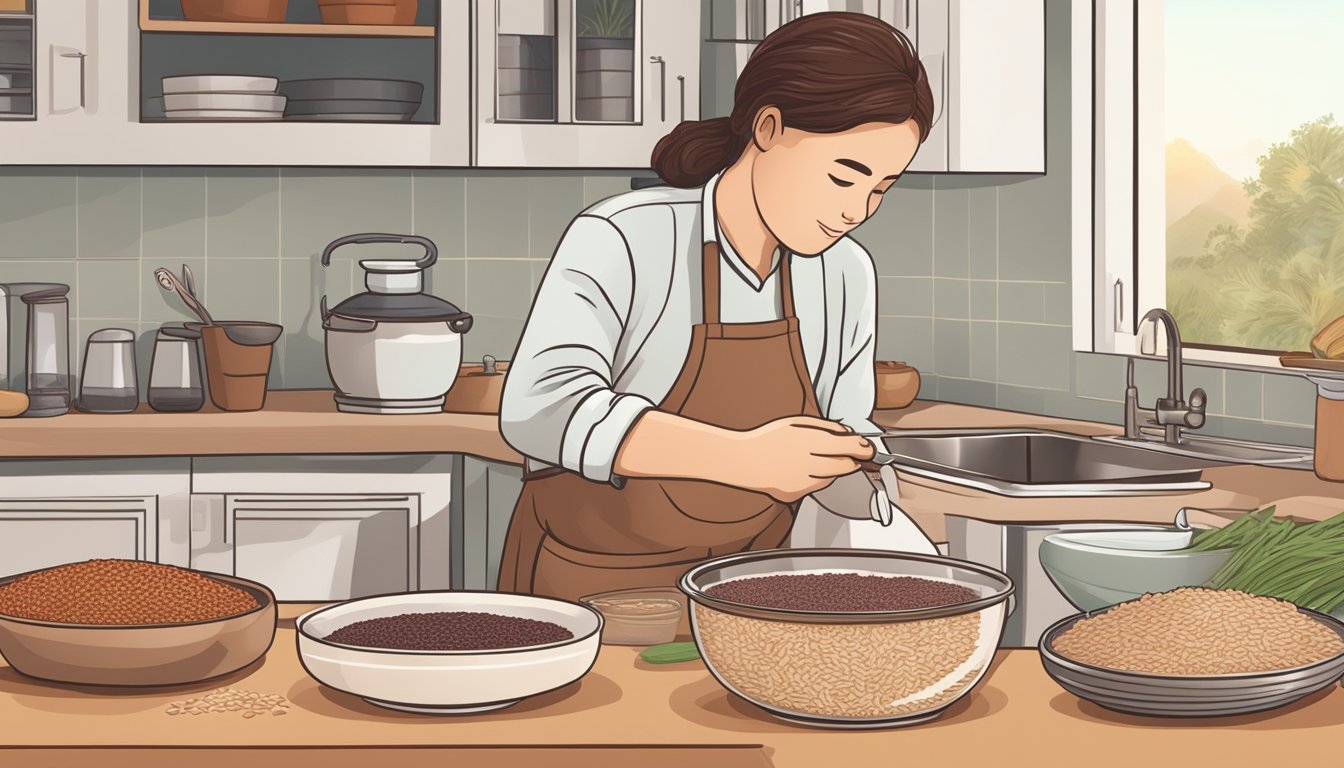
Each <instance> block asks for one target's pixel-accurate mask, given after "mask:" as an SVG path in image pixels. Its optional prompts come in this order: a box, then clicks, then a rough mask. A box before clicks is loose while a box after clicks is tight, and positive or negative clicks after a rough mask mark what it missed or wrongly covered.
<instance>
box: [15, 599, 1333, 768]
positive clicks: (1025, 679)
mask: <svg viewBox="0 0 1344 768" xmlns="http://www.w3.org/2000/svg"><path fill="white" fill-rule="evenodd" d="M292 626H293V625H292V621H282V624H281V629H280V630H279V631H278V633H277V635H276V638H275V644H274V645H273V646H272V647H271V650H270V652H269V653H268V654H267V656H266V658H265V659H264V660H262V661H261V662H258V663H257V664H255V665H253V666H252V667H249V668H248V669H246V670H243V671H241V672H239V673H236V674H234V675H231V676H229V677H226V678H224V679H222V680H217V681H214V682H212V683H209V684H205V685H197V686H191V687H186V688H178V689H172V690H168V691H156V690H150V689H70V688H64V687H58V686H53V685H47V684H43V683H40V682H37V681H33V680H29V679H27V678H24V677H22V676H20V675H18V674H17V673H15V672H14V671H13V670H11V669H9V668H8V667H7V666H3V665H0V723H3V724H4V727H3V728H0V765H13V766H25V768H45V767H46V766H68V765H107V766H135V767H136V768H156V767H157V766H165V767H171V768H181V766H183V765H191V766H193V768H214V767H215V766H219V767H220V768H223V767H224V766H229V768H235V767H236V766H237V765H239V764H245V765H248V766H256V767H258V768H260V767H263V766H281V765H283V766H286V767H287V768H288V767H289V766H318V765H320V766H324V768H347V767H351V768H353V766H361V768H362V767H363V766H367V765H396V766H436V768H437V767H441V766H444V765H454V766H462V765H480V764H484V765H537V766H547V768H551V767H552V766H584V768H603V767H605V766H630V765H638V766H640V768H661V767H662V766H669V767H670V766H685V765H692V764H694V765H695V766H696V767H697V768H715V767H716V766H720V765H724V766H727V765H732V766H770V765H774V766H780V767H781V768H784V767H796V768H823V766H830V765H840V766H847V767H848V766H864V765H882V766H891V765H911V764H915V763H914V761H915V760H919V761H920V763H918V764H922V765H982V766H995V765H1026V764H1031V765H1034V766H1054V765H1058V766H1078V765H1089V766H1108V765H1116V766H1127V767H1128V766H1134V765H1144V764H1153V765H1174V764H1188V765H1220V764H1223V765H1269V766H1272V765H1301V764H1308V763H1309V762H1311V763H1314V762H1318V761H1319V760H1321V759H1322V758H1321V756H1322V755H1330V754H1334V753H1336V752H1337V751H1338V749H1339V737H1340V734H1341V733H1344V691H1341V690H1340V688H1339V686H1331V688H1330V689H1329V690H1328V691H1323V692H1321V693H1318V694H1316V695H1314V696H1312V697H1310V698H1308V699H1306V700H1304V701H1301V702H1298V703H1297V704H1295V705H1292V706H1290V707H1287V708H1285V709H1281V710H1278V711H1275V712H1269V713H1262V714H1259V715H1248V716H1241V717H1234V718H1222V719H1209V720H1163V719H1154V718H1145V717H1135V716H1128V715H1122V714H1118V713H1114V712H1109V711H1107V710H1104V709H1101V708H1099V707H1096V706H1094V705H1092V704H1089V703H1087V702H1083V701H1080V700H1079V699H1077V698H1075V697H1074V696H1072V695H1071V694H1069V693H1066V692H1065V691H1064V690H1063V689H1062V688H1060V687H1058V686H1057V685H1056V684H1055V683H1054V682H1053V681H1052V680H1050V679H1049V678H1048V677H1047V676H1046V674H1045V672H1044V670H1043V669H1042V668H1041V663H1040V659H1039V657H1038V655H1037V654H1036V652H1035V651H1031V650H1012V651H1000V652H999V654H998V655H997V657H996V658H995V662H994V665H993V667H992V668H991V670H990V672H989V674H988V675H987V676H986V678H985V679H984V680H983V681H982V682H981V683H980V685H979V686H978V687H977V688H976V689H975V690H974V691H973V692H972V693H971V694H970V695H969V696H967V697H966V698H964V699H962V700H961V701H959V702H958V703H957V704H955V705H953V707H952V708H951V709H949V710H948V711H947V712H945V713H944V714H943V716H942V717H940V718H938V719H937V720H934V721H931V722H929V723H925V724H922V725H916V726H910V727H907V728H902V729H895V730H888V731H823V730H815V729H809V728H804V727H798V726H792V725H788V724H785V723H782V722H779V721H776V720H774V719H772V718H771V717H770V716H769V715H767V714H765V713H764V712H763V711H761V710H759V709H757V708H756V707H754V706H753V705H751V704H749V703H747V702H745V701H743V700H741V699H738V698H736V697H733V696H731V695H730V694H728V693H727V692H726V691H725V690H724V689H723V688H722V687H720V686H719V684H718V683H716V682H715V681H714V679H713V678H712V677H710V675H709V673H708V672H707V671H706V670H705V668H704V666H703V665H702V664H701V663H700V662H688V663H683V664H673V665H667V666H662V667H658V666H650V665H647V664H644V663H643V662H641V661H639V660H638V659H637V658H636V650H637V649H631V648H624V647H616V646H604V647H603V650H602V652H601V655H600V656H599V658H598V660H597V664H596V666H594V668H593V669H592V671H591V672H590V673H589V674H588V675H587V676H586V677H585V678H583V680H581V681H579V682H578V683H576V684H573V685H570V686H568V687H566V688H563V689H560V690H558V691H554V692H551V693H549V694H545V695H543V696H539V697H536V698H533V699H528V700H525V701H523V702H521V703H519V704H517V705H515V706H513V707H512V708H510V709H506V710H502V711H499V712H495V713H491V714H485V715H474V716H460V717H435V716H423V715H413V714H402V713H398V712H394V711H390V710H386V709H380V708H377V707H374V706H372V705H369V704H367V703H365V702H364V701H363V700H361V699H358V698H355V697H353V696H350V695H347V694H344V693H341V692H339V691H335V690H332V689H329V688H325V687H323V686H321V685H319V684H318V683H317V682H316V681H314V680H313V679H312V678H310V677H308V675H307V674H306V673H305V672H304V671H303V669H302V668H301V667H300V665H299V661H298V658H297V654H296V652H295V645H294V643H295V637H294V630H293V629H292ZM224 687H228V688H234V689H242V690H247V691H256V692H259V693H263V694H281V695H283V696H285V697H287V698H288V699H289V701H290V711H289V714H288V715H285V716H283V717H274V716H269V715H266V716H261V717H257V718H254V719H250V720H249V719H244V718H242V717H241V715H240V714H239V713H236V712H234V713H214V714H204V715H194V716H188V715H176V716H170V715H168V714H167V713H166V712H165V709H166V707H167V705H168V704H169V703H170V702H173V701H180V700H183V699H186V698H189V697H191V696H193V695H196V694H198V693H203V692H206V691H210V690H214V689H217V688H224ZM91 752H92V753H94V754H90V753H91ZM379 761H382V762H379Z"/></svg>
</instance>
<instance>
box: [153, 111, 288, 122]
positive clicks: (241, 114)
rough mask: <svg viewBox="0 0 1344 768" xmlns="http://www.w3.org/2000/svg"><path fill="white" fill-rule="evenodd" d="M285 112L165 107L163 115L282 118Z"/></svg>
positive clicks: (192, 117) (196, 117)
mask: <svg viewBox="0 0 1344 768" xmlns="http://www.w3.org/2000/svg"><path fill="white" fill-rule="evenodd" d="M284 114H285V113H284V112H270V111H266V110H256V109H165V110H164V111H163V116H164V117H166V118H168V119H169V120H214V121H229V120H280V119H281V118H283V117H284Z"/></svg>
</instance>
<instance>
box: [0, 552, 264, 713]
mask: <svg viewBox="0 0 1344 768" xmlns="http://www.w3.org/2000/svg"><path fill="white" fill-rule="evenodd" d="M274 638H275V596H274V595H273V594H272V593H271V591H270V590H269V589H267V588H266V587H265V586H264V585H262V584H258V583H256V582H254V581H248V580H246V579H240V578H237V577H234V576H226V575H224V574H218V573H205V572H201V571H193V570H190V569H187V568H178V567H176V566H171V565H160V564H158V563H148V562H143V561H138V560H88V561H84V562H78V563H67V564H65V565H59V566H55V567H52V568H44V569H41V570H37V571H31V572H29V573H21V574H18V575H15V576H9V577H6V578H4V579H0V655H3V656H4V657H5V660H6V661H7V662H9V665H10V666H11V667H13V668H14V670H15V671H16V672H19V673H20V674H23V675H26V676H28V677H33V678H37V679H40V680H46V681H50V682H58V683H70V684H80V685H109V686H130V687H140V686H161V685H181V684H185V683H194V682H199V681H201V680H208V679H210V678H213V677H218V676H220V675H226V674H228V673H230V672H235V671H237V670H239V669H242V668H243V667H246V666H247V665H249V664H251V663H252V662H254V661H256V660H257V659H259V658H261V656H262V655H264V654H265V653H266V651H267V650H268V649H269V648H270V647H271V641H272V640H274Z"/></svg>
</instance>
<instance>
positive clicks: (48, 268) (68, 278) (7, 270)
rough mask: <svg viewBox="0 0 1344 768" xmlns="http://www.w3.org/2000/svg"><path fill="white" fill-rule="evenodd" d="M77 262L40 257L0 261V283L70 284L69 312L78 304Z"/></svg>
mask: <svg viewBox="0 0 1344 768" xmlns="http://www.w3.org/2000/svg"><path fill="white" fill-rule="evenodd" d="M77 264H78V262H76V261H75V260H74V259H73V258H69V259H56V258H52V259H41V260H36V259H34V260H25V261H19V260H14V261H9V260H6V261H3V262H0V283H62V284H64V285H68V286H70V293H69V298H68V300H69V302H70V307H71V312H74V308H75V307H77V306H79V280H78V267H77Z"/></svg>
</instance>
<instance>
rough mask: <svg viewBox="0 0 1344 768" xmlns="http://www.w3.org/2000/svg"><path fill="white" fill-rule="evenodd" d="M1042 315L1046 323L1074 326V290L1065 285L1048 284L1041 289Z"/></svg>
mask: <svg viewBox="0 0 1344 768" xmlns="http://www.w3.org/2000/svg"><path fill="white" fill-rule="evenodd" d="M1041 294H1042V297H1041V298H1042V303H1041V314H1042V317H1043V318H1044V320H1045V322H1047V323H1052V324H1054V325H1073V289H1072V288H1071V287H1070V286H1069V285H1067V284H1065V283H1047V284H1045V285H1044V286H1042V287H1041Z"/></svg>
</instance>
